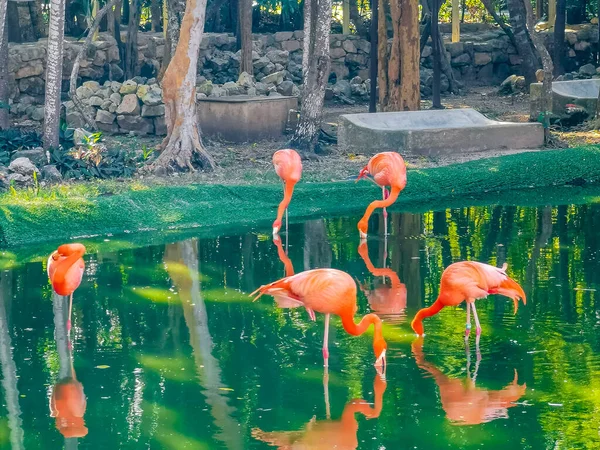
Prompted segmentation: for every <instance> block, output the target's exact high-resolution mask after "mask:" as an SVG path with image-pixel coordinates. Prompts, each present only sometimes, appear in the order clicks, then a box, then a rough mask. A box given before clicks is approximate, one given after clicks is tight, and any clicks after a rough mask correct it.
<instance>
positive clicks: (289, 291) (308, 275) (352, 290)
mask: <svg viewBox="0 0 600 450" xmlns="http://www.w3.org/2000/svg"><path fill="white" fill-rule="evenodd" d="M264 294H268V295H272V296H273V297H275V300H276V301H278V303H279V301H281V300H287V301H290V300H293V301H296V302H301V303H302V304H303V305H304V307H305V308H306V310H307V311H309V314H310V313H311V312H313V314H314V311H317V312H320V313H323V314H325V336H324V338H323V358H324V365H325V367H327V366H328V365H329V362H328V360H329V349H328V342H327V341H328V337H329V316H330V314H335V315H337V316H339V317H340V318H341V319H342V326H343V327H344V329H345V330H346V331H347V332H348V333H349V334H352V335H354V336H359V335H361V334H363V333H364V332H365V331H367V329H368V328H369V326H370V325H371V324H373V326H374V327H375V335H374V337H373V351H374V352H375V358H376V361H375V366H376V367H378V368H381V367H383V366H384V365H385V352H386V349H387V344H386V342H385V340H384V339H383V334H382V327H381V319H380V318H379V317H378V316H377V315H375V314H367V315H366V316H364V317H363V318H362V320H361V321H360V323H358V324H356V323H354V314H356V310H357V309H358V308H357V306H356V284H355V283H354V280H353V279H352V277H351V276H350V275H348V274H347V273H345V272H342V271H340V270H336V269H313V270H307V271H304V272H300V273H298V274H296V275H293V276H291V277H285V278H282V279H281V280H278V281H274V282H273V283H270V284H267V285H265V286H261V287H260V288H258V289H257V290H256V291H254V292H253V293H252V294H250V295H251V296H254V295H256V297H255V299H254V300H258V299H259V298H260V297H261V296H262V295H264Z"/></svg>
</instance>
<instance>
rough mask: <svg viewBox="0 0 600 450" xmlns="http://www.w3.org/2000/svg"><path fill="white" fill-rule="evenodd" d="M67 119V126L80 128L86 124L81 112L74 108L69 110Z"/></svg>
mask: <svg viewBox="0 0 600 450" xmlns="http://www.w3.org/2000/svg"><path fill="white" fill-rule="evenodd" d="M65 120H66V121H67V126H68V127H69V128H79V127H84V126H85V125H86V123H85V120H84V118H83V116H82V115H81V113H80V112H79V111H77V110H74V109H71V110H67V114H66V117H65Z"/></svg>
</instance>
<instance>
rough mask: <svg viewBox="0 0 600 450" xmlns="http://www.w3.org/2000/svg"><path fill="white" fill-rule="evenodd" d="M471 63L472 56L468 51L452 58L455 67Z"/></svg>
mask: <svg viewBox="0 0 600 450" xmlns="http://www.w3.org/2000/svg"><path fill="white" fill-rule="evenodd" d="M470 63H471V57H470V56H469V55H468V54H467V53H463V54H462V55H460V56H457V57H456V58H452V65H453V66H454V67H460V66H466V65H468V64H470Z"/></svg>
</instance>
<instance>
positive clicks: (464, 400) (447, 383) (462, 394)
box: [411, 337, 527, 425]
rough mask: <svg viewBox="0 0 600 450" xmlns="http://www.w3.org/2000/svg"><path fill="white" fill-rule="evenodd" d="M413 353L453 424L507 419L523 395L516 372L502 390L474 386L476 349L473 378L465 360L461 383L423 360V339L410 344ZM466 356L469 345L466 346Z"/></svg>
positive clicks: (524, 386) (477, 365) (478, 361)
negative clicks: (463, 378)
mask: <svg viewBox="0 0 600 450" xmlns="http://www.w3.org/2000/svg"><path fill="white" fill-rule="evenodd" d="M411 348H412V353H413V356H414V358H415V361H416V363H417V365H418V366H419V367H420V368H421V369H423V370H425V371H427V372H429V373H430V374H431V375H432V376H433V379H434V380H435V383H436V384H437V385H438V389H439V391H440V399H441V402H442V408H443V409H444V411H445V412H446V416H447V417H448V419H449V420H450V422H451V423H452V425H479V424H482V423H487V422H491V421H493V420H496V419H507V418H508V408H511V407H513V406H516V403H515V402H517V401H518V400H519V399H520V398H521V397H523V395H525V391H526V388H527V386H526V384H525V383H523V384H522V385H519V384H518V374H517V371H516V370H515V376H514V379H513V381H512V382H511V383H510V384H508V385H507V386H506V387H505V388H504V389H500V390H497V391H496V390H488V389H481V388H478V387H477V386H476V385H475V381H476V378H477V371H478V370H479V363H480V362H481V353H480V352H479V348H478V347H477V350H476V354H477V360H476V363H475V371H474V373H473V376H471V375H470V364H469V359H468V358H467V380H466V383H463V381H462V380H460V379H458V378H450V377H448V376H446V375H444V374H443V373H442V372H441V371H440V370H439V369H438V368H437V367H436V366H434V365H433V364H431V363H429V362H427V361H426V360H425V355H424V354H423V338H422V337H421V338H418V339H416V340H415V341H414V342H413V343H412V345H411ZM467 355H469V346H468V345H467Z"/></svg>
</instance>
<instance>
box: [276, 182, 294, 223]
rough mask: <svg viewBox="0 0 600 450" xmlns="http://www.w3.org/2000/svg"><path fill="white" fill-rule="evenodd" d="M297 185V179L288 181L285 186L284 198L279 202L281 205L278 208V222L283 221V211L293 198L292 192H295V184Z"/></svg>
mask: <svg viewBox="0 0 600 450" xmlns="http://www.w3.org/2000/svg"><path fill="white" fill-rule="evenodd" d="M295 185H296V182H295V181H289V180H288V181H286V182H285V188H284V191H283V200H281V203H279V207H278V208H277V219H276V220H275V222H276V223H281V219H283V213H284V212H285V210H286V209H287V207H288V206H289V204H290V201H291V200H292V194H293V193H294V186H295Z"/></svg>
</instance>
